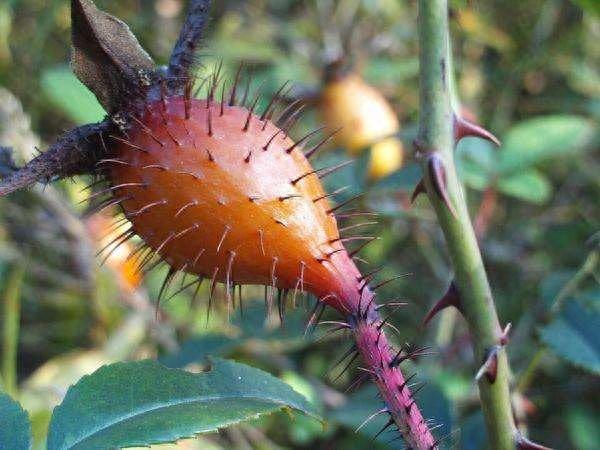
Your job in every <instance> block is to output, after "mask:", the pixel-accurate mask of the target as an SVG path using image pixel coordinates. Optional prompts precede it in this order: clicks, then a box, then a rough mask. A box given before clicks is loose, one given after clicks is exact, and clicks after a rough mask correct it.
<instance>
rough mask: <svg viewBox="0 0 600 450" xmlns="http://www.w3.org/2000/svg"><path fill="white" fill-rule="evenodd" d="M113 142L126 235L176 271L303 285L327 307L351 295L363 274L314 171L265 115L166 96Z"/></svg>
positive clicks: (114, 182)
mask: <svg viewBox="0 0 600 450" xmlns="http://www.w3.org/2000/svg"><path fill="white" fill-rule="evenodd" d="M115 140H116V142H115V144H116V145H115V146H114V156H113V161H112V162H113V163H112V164H111V168H110V171H109V178H110V181H111V183H112V185H113V188H112V189H113V190H114V191H115V195H117V197H118V198H120V199H122V200H121V202H120V204H121V206H122V208H123V210H124V213H125V215H126V216H127V217H128V218H129V220H130V221H131V222H132V224H133V230H134V231H135V232H136V233H137V234H138V235H139V236H141V237H142V238H143V239H144V241H145V242H146V244H147V245H148V246H149V247H150V248H151V249H153V250H154V252H155V253H156V254H158V255H160V256H161V257H162V259H163V260H165V261H166V262H167V263H168V264H169V265H170V266H171V267H173V268H174V269H178V270H181V271H185V272H189V273H194V274H197V275H200V276H203V277H207V278H212V279H213V280H216V281H220V282H223V283H226V284H227V285H232V284H234V283H235V284H264V285H272V286H274V287H277V288H281V289H299V288H300V289H302V288H303V289H306V290H309V291H311V292H313V293H314V294H315V295H317V296H319V297H321V298H327V299H328V303H331V304H335V303H336V301H339V299H341V298H345V299H349V298H354V297H356V286H357V283H358V281H357V280H358V279H359V275H360V274H359V273H358V270H357V269H356V267H355V265H354V263H353V262H352V260H351V258H350V257H349V255H348V254H347V253H346V252H345V250H344V246H343V245H342V242H341V239H340V237H339V233H338V228H337V224H336V219H335V217H334V215H333V214H332V210H331V208H332V207H331V205H330V203H329V201H328V199H327V196H326V194H325V192H324V191H323V188H322V186H321V183H320V180H319V178H318V175H317V173H316V172H315V171H314V170H313V169H312V167H311V165H310V163H309V162H308V160H307V158H306V157H305V155H304V152H303V149H302V147H301V146H300V145H298V144H297V143H294V141H292V140H291V139H290V138H289V137H288V136H287V134H286V133H285V132H284V131H283V130H281V129H280V128H278V127H277V126H276V125H274V124H273V123H272V122H270V121H269V120H267V119H265V118H263V119H261V118H260V117H259V116H257V115H254V114H253V113H252V112H249V111H248V110H247V109H246V108H243V107H238V106H227V105H224V106H221V105H220V104H217V103H212V102H207V101H206V100H202V101H201V100H195V99H193V100H187V101H186V100H185V99H183V98H171V99H167V100H166V101H164V102H163V101H158V102H155V103H151V104H149V105H148V107H147V109H146V113H145V115H144V116H143V117H141V118H140V119H138V122H137V126H135V127H133V128H132V129H131V130H130V131H129V133H128V136H127V138H126V139H125V138H115ZM336 299H338V300H336ZM345 301H346V302H347V301H348V300H345Z"/></svg>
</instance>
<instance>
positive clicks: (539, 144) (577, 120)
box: [499, 115, 594, 173]
mask: <svg viewBox="0 0 600 450" xmlns="http://www.w3.org/2000/svg"><path fill="white" fill-rule="evenodd" d="M593 134H594V126H593V125H592V123H591V122H590V121H588V120H587V119H584V118H582V117H578V116H567V115H563V116H560V115H556V116H545V117H538V118H535V119H531V120H527V121H524V122H521V123H519V124H518V125H516V126H514V127H513V128H511V129H510V130H509V132H508V134H507V135H506V136H505V138H504V145H503V147H502V151H501V158H500V166H499V169H500V172H505V173H506V172H511V171H519V170H523V169H524V168H525V167H528V166H532V165H535V164H539V163H542V162H544V161H547V160H550V159H554V158H559V157H566V156H572V155H573V154H574V153H578V152H581V151H583V150H584V149H585V147H586V145H587V144H588V143H589V141H590V140H591V137H592V135H593Z"/></svg>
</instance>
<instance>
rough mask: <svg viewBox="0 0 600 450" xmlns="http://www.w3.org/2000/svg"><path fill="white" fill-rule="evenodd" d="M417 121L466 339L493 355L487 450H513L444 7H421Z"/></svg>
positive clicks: (486, 389) (435, 0)
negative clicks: (460, 160)
mask: <svg viewBox="0 0 600 450" xmlns="http://www.w3.org/2000/svg"><path fill="white" fill-rule="evenodd" d="M419 43H420V96H421V105H420V107H421V117H420V129H419V138H418V140H417V142H416V147H417V152H418V154H417V156H418V157H419V158H421V160H422V164H423V172H424V174H425V177H424V181H425V189H426V191H427V193H429V198H430V200H431V202H432V204H433V206H434V208H435V211H436V214H437V217H438V220H439V223H440V225H441V227H442V230H443V232H444V236H445V238H446V241H447V245H448V251H449V253H450V257H451V260H452V264H453V266H454V271H455V283H456V287H457V289H458V292H459V295H460V310H461V312H462V314H463V315H464V317H465V319H466V321H467V323H468V326H469V330H470V333H471V337H472V342H473V347H474V353H475V358H476V360H477V361H478V362H481V363H482V364H484V362H485V361H486V360H488V358H489V357H490V354H491V352H494V356H493V357H494V358H496V357H497V363H498V364H497V370H496V371H495V380H494V381H493V382H490V381H489V377H481V378H480V379H479V381H478V384H479V393H480V398H481V403H482V407H483V412H484V415H485V422H486V425H487V432H488V437H489V441H490V448H492V449H494V450H509V449H510V450H513V449H514V448H515V445H516V439H517V430H516V427H515V424H514V419H513V415H512V411H511V404H510V392H509V367H508V361H507V357H506V352H505V350H504V347H503V346H501V345H500V339H501V336H502V329H501V327H500V323H499V321H498V315H497V313H496V309H495V305H494V301H493V298H492V293H491V289H490V286H489V283H488V279H487V275H486V272H485V268H484V266H483V261H482V259H481V253H480V251H479V247H478V244H477V239H476V237H475V233H474V231H473V226H472V224H471V219H470V217H469V213H468V210H467V205H466V202H465V197H464V193H463V191H462V187H461V184H460V182H459V180H458V177H457V174H456V168H455V165H454V154H453V153H454V146H455V134H454V112H453V111H452V107H451V87H450V82H451V81H450V80H451V75H450V61H449V59H448V55H449V54H450V52H449V48H450V44H449V32H448V5H447V1H446V0H419Z"/></svg>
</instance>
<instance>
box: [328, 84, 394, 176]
mask: <svg viewBox="0 0 600 450" xmlns="http://www.w3.org/2000/svg"><path fill="white" fill-rule="evenodd" d="M319 106H320V111H321V115H322V117H323V121H324V123H325V125H326V126H327V128H328V129H330V130H331V131H333V130H336V129H338V128H340V127H341V129H340V130H339V131H338V132H337V133H336V135H335V136H334V140H335V143H336V144H337V145H339V146H341V147H344V148H346V149H347V150H348V152H349V153H350V154H351V155H353V156H356V155H358V154H359V153H360V152H361V151H362V150H364V149H365V148H367V147H369V146H371V149H370V151H371V156H370V158H369V159H370V161H369V170H368V174H369V177H370V178H371V179H379V178H382V177H385V176H387V175H389V174H390V173H392V172H394V171H396V170H398V169H399V168H400V167H401V166H402V160H403V148H402V142H401V141H400V140H399V139H398V138H396V137H394V136H393V135H394V134H396V133H397V132H398V131H399V130H400V122H399V121H398V117H397V116H396V114H395V113H394V110H393V109H392V107H391V105H390V104H389V103H388V101H387V100H386V98H385V97H384V96H383V95H382V94H381V93H380V92H379V91H378V90H377V89H375V88H374V87H372V86H370V85H369V84H367V83H366V82H365V81H364V80H363V79H362V78H361V77H360V76H359V75H357V74H355V73H348V74H344V75H336V76H332V77H330V79H329V80H328V81H327V82H326V83H325V86H324V87H323V90H322V92H321V97H320V104H319Z"/></svg>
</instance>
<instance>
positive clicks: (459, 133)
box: [454, 114, 502, 147]
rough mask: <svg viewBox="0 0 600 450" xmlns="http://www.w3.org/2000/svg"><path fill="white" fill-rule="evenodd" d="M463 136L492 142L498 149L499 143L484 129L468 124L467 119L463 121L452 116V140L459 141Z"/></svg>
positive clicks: (471, 123) (498, 140)
mask: <svg viewBox="0 0 600 450" xmlns="http://www.w3.org/2000/svg"><path fill="white" fill-rule="evenodd" d="M465 136H475V137H479V138H481V139H485V140H487V141H490V142H493V143H494V144H496V145H497V146H498V147H500V145H502V144H501V142H500V139H498V138H497V137H496V136H494V135H493V134H492V133H490V132H489V131H488V130H486V129H485V128H483V127H481V126H479V125H477V124H475V123H473V122H469V121H468V120H467V119H463V118H462V117H459V116H457V115H456V114H455V115H454V140H455V141H456V142H458V141H460V140H461V139H462V138H464V137H465Z"/></svg>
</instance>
